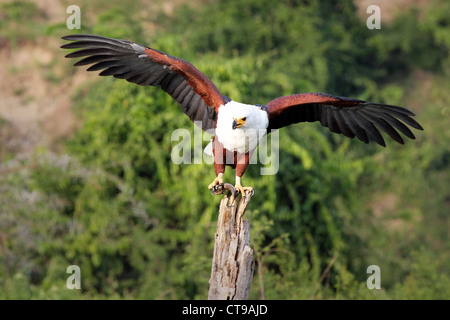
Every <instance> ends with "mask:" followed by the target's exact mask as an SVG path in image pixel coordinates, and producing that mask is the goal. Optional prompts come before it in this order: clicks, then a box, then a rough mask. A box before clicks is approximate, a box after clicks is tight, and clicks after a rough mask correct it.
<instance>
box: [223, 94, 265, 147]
mask: <svg viewBox="0 0 450 320" xmlns="http://www.w3.org/2000/svg"><path fill="white" fill-rule="evenodd" d="M268 125H269V118H268V114H267V112H266V111H265V110H263V109H262V108H261V107H259V106H254V105H249V104H243V103H239V102H236V101H233V100H231V101H230V102H228V103H227V104H225V105H224V106H222V107H220V108H219V113H218V115H217V128H216V135H217V138H218V139H219V141H220V142H221V143H222V144H223V146H224V147H225V148H226V149H227V150H229V151H238V152H239V153H246V152H248V151H249V150H253V149H255V148H256V147H257V146H258V143H259V141H260V140H261V138H262V137H263V136H264V135H265V134H266V130H267V127H268Z"/></svg>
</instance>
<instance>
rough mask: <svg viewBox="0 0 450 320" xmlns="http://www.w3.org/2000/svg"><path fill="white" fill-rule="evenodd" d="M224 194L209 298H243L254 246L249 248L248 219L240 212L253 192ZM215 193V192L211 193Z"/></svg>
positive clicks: (243, 210) (251, 276) (229, 186)
mask: <svg viewBox="0 0 450 320" xmlns="http://www.w3.org/2000/svg"><path fill="white" fill-rule="evenodd" d="M225 188H227V189H230V190H231V189H232V193H231V196H227V195H224V197H223V199H222V201H221V202H220V208H219V217H218V219H217V231H216V234H215V242H214V255H213V260H212V267H211V278H210V279H209V294H208V299H209V300H246V299H248V295H249V293H250V286H251V284H252V279H253V271H254V260H253V249H251V248H250V222H249V221H248V220H243V215H244V212H245V210H246V209H247V206H248V204H249V203H250V200H251V197H252V195H253V194H247V195H246V196H245V197H241V198H240V201H239V202H238V198H237V197H234V196H233V194H234V188H233V186H231V185H229V184H228V186H227V184H226V185H225ZM213 193H214V192H213Z"/></svg>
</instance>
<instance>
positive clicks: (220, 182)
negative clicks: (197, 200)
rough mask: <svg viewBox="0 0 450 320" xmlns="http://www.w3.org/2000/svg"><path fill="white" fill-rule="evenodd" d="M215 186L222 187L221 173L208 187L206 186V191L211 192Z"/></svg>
mask: <svg viewBox="0 0 450 320" xmlns="http://www.w3.org/2000/svg"><path fill="white" fill-rule="evenodd" d="M217 185H221V186H223V172H221V173H219V174H218V175H217V177H216V178H215V179H214V181H213V182H211V183H210V185H209V186H208V189H209V190H211V189H212V188H214V187H215V186H217Z"/></svg>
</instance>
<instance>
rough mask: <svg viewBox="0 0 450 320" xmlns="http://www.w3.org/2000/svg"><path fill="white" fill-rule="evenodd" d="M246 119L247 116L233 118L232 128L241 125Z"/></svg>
mask: <svg viewBox="0 0 450 320" xmlns="http://www.w3.org/2000/svg"><path fill="white" fill-rule="evenodd" d="M246 120H247V117H244V118H239V119H236V118H233V130H234V129H236V128H240V127H242V126H243V125H244V123H245V121H246Z"/></svg>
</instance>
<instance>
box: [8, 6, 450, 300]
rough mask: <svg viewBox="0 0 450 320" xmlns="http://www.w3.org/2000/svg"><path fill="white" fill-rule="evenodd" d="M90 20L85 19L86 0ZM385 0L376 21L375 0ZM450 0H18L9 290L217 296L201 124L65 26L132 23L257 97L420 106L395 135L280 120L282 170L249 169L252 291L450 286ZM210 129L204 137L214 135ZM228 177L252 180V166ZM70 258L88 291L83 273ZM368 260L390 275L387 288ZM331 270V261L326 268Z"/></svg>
mask: <svg viewBox="0 0 450 320" xmlns="http://www.w3.org/2000/svg"><path fill="white" fill-rule="evenodd" d="M72 4H76V5H78V6H79V7H80V8H81V19H82V20H81V30H68V29H67V28H66V19H67V18H68V17H69V16H70V14H67V13H66V8H67V7H68V6H69V5H72ZM370 4H378V5H379V6H380V8H381V18H382V22H381V29H380V30H369V29H368V28H367V27H366V19H367V18H368V17H369V14H367V13H366V8H367V6H368V5H370ZM449 12H450V2H449V1H445V0H441V1H437V0H436V1H412V0H411V1H381V0H380V1H371V2H370V3H368V1H350V0H346V1H326V2H325V1H321V2H319V1H296V0H280V1H272V0H229V1H218V0H189V1H187V0H172V1H163V0H155V1H145V0H140V1H116V0H108V1H106V0H95V1H87V0H83V1H59V0H46V1H8V0H6V1H5V0H1V1H0V79H1V80H0V299H206V298H207V293H208V280H209V275H210V270H211V259H212V253H213V241H214V232H215V228H216V222H217V212H218V206H219V201H220V197H213V196H212V195H211V194H210V193H209V191H208V190H207V185H208V184H209V183H210V182H211V181H212V179H213V178H214V170H213V167H212V165H206V164H202V165H194V164H192V165H175V164H173V163H172V162H171V158H170V155H171V150H172V148H173V147H174V146H175V145H176V144H177V142H172V141H171V133H172V131H173V130H175V129H178V128H186V129H188V130H189V131H190V132H191V133H193V130H194V129H193V124H192V123H191V122H190V121H189V120H188V118H187V117H186V116H184V115H183V113H182V112H181V110H180V108H179V107H178V105H177V104H176V103H175V102H174V101H172V99H171V98H170V97H169V96H168V95H167V94H166V93H164V92H163V91H162V90H160V89H156V88H152V87H139V86H137V85H134V84H130V83H128V82H126V81H122V80H116V79H111V78H100V77H98V76H97V75H96V73H95V72H94V73H87V72H85V70H84V68H75V67H73V66H72V64H73V62H74V61H69V60H68V59H65V58H64V55H65V54H67V52H64V51H63V50H61V49H59V46H60V45H62V44H63V43H64V41H62V40H61V39H60V37H61V36H63V35H67V34H71V33H93V34H99V35H103V36H109V37H115V38H122V39H128V40H133V41H135V42H137V43H140V44H143V45H147V46H151V47H153V48H156V49H159V50H162V51H164V52H167V53H169V54H171V55H175V56H179V57H182V58H184V59H186V60H188V61H190V62H192V63H193V64H194V65H195V66H196V67H197V68H199V69H200V70H201V71H202V72H203V73H205V74H206V75H207V76H208V77H210V78H211V80H212V81H213V82H214V83H215V84H216V85H217V87H218V88H219V90H220V91H221V92H222V94H224V95H227V96H230V97H231V98H232V99H234V100H236V101H239V102H245V103H253V104H256V103H267V102H268V101H270V100H271V99H273V98H275V97H278V96H281V95H288V94H293V93H300V92H326V93H330V94H335V95H340V96H350V97H354V98H359V99H364V100H370V101H375V102H380V103H387V104H393V105H401V106H405V107H408V108H410V109H411V110H413V111H414V112H415V113H416V114H417V117H416V120H418V121H419V122H420V123H421V124H422V126H423V127H424V128H425V131H424V132H418V131H415V134H416V136H417V140H416V141H407V142H406V144H405V145H397V144H395V143H394V142H393V141H391V140H388V139H386V140H387V143H388V146H387V148H382V147H379V146H377V145H375V144H369V145H365V144H364V143H361V142H360V141H358V140H353V139H348V138H346V137H342V136H340V135H336V134H332V133H330V132H329V131H328V129H327V128H323V127H321V126H320V124H309V123H308V124H300V125H294V126H290V127H288V128H284V129H282V130H281V131H280V149H281V150H280V170H279V172H278V174H277V175H273V176H261V175H260V174H259V172H260V168H261V167H260V166H259V165H254V166H252V167H250V168H249V169H248V170H247V172H246V175H245V176H244V179H243V184H244V185H249V186H253V187H254V189H255V191H256V193H255V196H254V197H253V200H252V202H251V204H250V206H249V208H248V211H247V212H246V216H247V218H248V219H250V221H251V245H252V247H253V249H254V250H255V259H256V268H255V276H254V279H253V285H252V289H251V293H250V298H252V299H450V273H449V269H450V263H449V262H450V259H449V258H450V251H449V249H450V242H449V237H448V235H449V227H450V220H449V209H450V170H449V164H450V143H449V140H450V122H449V120H450V119H449V115H450V90H449V88H450V77H449V76H450V51H449V50H450V15H449ZM206 143H207V142H205V145H206ZM225 179H226V180H228V181H231V182H234V172H233V171H231V170H229V169H228V170H227V172H226V174H225ZM69 265H78V266H79V267H80V269H81V290H69V289H67V287H66V280H67V278H68V277H69V276H70V275H69V274H67V273H66V269H67V267H68V266H69ZM369 265H378V266H379V267H380V269H381V287H382V289H381V290H369V289H368V288H367V287H366V280H367V278H368V277H369V276H370V274H367V273H366V269H367V267H368V266H369ZM326 271H328V272H326Z"/></svg>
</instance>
